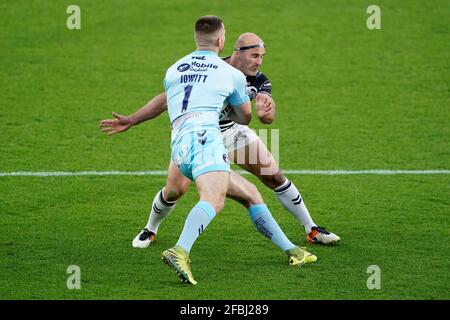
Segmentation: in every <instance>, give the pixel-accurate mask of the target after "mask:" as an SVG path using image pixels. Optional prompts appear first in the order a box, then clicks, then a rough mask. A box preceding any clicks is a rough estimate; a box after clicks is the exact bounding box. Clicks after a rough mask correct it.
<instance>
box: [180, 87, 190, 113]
mask: <svg viewBox="0 0 450 320" xmlns="http://www.w3.org/2000/svg"><path fill="white" fill-rule="evenodd" d="M191 91H192V86H186V87H184V99H183V107H182V108H181V113H183V112H186V110H187V107H188V103H189V97H190V96H191Z"/></svg>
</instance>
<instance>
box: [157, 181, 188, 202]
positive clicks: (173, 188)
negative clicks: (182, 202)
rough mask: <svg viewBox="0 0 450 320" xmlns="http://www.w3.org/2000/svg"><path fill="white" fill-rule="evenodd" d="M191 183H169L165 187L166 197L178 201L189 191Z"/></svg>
mask: <svg viewBox="0 0 450 320" xmlns="http://www.w3.org/2000/svg"><path fill="white" fill-rule="evenodd" d="M188 187H189V184H187V185H185V184H184V183H181V184H170V185H169V184H168V185H166V186H165V187H164V194H163V196H164V199H166V200H167V201H177V200H178V199H180V198H181V197H182V196H183V195H184V194H185V193H186V191H187V189H188Z"/></svg>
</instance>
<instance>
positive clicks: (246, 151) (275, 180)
mask: <svg viewBox="0 0 450 320" xmlns="http://www.w3.org/2000/svg"><path fill="white" fill-rule="evenodd" d="M229 157H230V158H232V159H233V161H234V163H236V164H237V165H239V166H240V167H241V168H243V169H244V170H247V171H249V172H251V173H252V174H254V175H255V176H257V177H258V178H259V179H260V180H261V181H262V182H263V183H264V184H265V185H266V186H268V187H269V188H271V189H274V188H276V187H279V186H280V185H282V184H283V183H284V181H285V180H286V178H285V177H284V175H283V173H282V172H281V170H280V168H279V167H278V164H277V162H276V161H275V159H274V157H273V155H272V154H271V153H270V151H269V149H267V147H266V145H265V144H264V143H263V142H262V140H261V139H260V138H258V139H257V140H256V141H254V142H252V143H250V144H248V145H246V146H244V147H242V148H240V149H237V150H234V151H233V154H232V155H229Z"/></svg>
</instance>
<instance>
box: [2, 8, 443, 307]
mask: <svg viewBox="0 0 450 320" xmlns="http://www.w3.org/2000/svg"><path fill="white" fill-rule="evenodd" d="M71 4H77V5H78V6H79V7H80V9H81V30H68V29H67V27H66V19H67V17H68V16H69V15H68V14H67V13H66V9H67V7H68V6H69V5H71ZM370 4H377V5H379V6H380V8H381V29H380V30H369V29H368V28H367V27H366V20H367V18H368V17H369V14H368V13H366V9H367V7H368V6H369V5H370ZM449 9H450V5H449V2H448V1H446V0H441V1H439V0H429V1H418V0H414V1H411V0H401V1H400V0H399V1H395V2H392V1H373V2H372V1H360V0H349V1H337V0H335V1H332V0H323V1H322V0H320V1H317V0H305V1H268V0H261V1H203V0H202V1H198V0H196V1H194V0H188V1H181V0H176V1H137V0H135V1H118V0H117V1H116V0H111V1H87V0H79V1H66V0H64V1H47V0H45V1H44V0H40V1H38V0H36V1H24V0H19V1H10V0H8V1H2V2H1V3H0V46H1V49H0V88H1V89H0V90H1V100H0V119H1V122H0V128H1V137H0V155H1V156H0V172H18V171H32V172H40V171H108V170H131V171H133V170H164V169H165V168H166V167H167V164H168V160H169V157H170V147H169V140H170V127H169V121H168V117H167V115H163V116H161V117H160V118H159V119H157V120H154V121H151V122H148V123H145V124H142V125H140V126H138V127H136V128H132V129H131V130H130V131H129V132H127V133H124V134H121V135H117V136H114V137H107V136H106V135H104V134H103V133H102V132H101V131H100V130H99V128H98V122H99V120H101V119H105V118H109V117H110V112H111V111H116V112H119V113H122V114H130V113H132V112H134V111H135V110H137V109H138V108H139V107H140V106H142V105H144V104H145V103H146V102H147V101H148V100H149V99H150V98H151V97H153V96H154V95H156V94H158V93H159V92H161V91H162V90H163V86H162V79H163V76H164V73H165V70H166V69H167V68H168V67H169V66H170V65H171V64H172V63H173V62H174V61H176V60H177V59H179V58H180V57H182V56H183V55H185V54H187V53H188V52H190V51H192V50H193V49H194V42H193V37H192V36H193V32H192V28H193V23H194V21H195V19H196V18H198V17H199V16H201V15H205V14H216V15H219V16H221V17H222V19H223V20H224V22H225V25H226V28H227V34H226V35H227V44H226V47H225V51H224V55H226V54H229V53H231V52H232V48H233V42H234V40H235V39H236V37H237V36H238V35H239V34H240V33H243V32H247V31H251V32H255V33H257V34H259V35H260V36H261V37H262V38H263V39H264V41H265V43H266V45H267V54H266V57H265V61H264V65H263V67H262V71H264V73H265V74H267V75H268V76H269V78H270V79H271V81H272V85H273V96H274V98H275V100H276V102H277V117H276V121H275V122H274V123H273V124H272V125H270V126H269V127H267V126H265V125H263V124H261V123H258V121H257V120H254V121H253V122H252V123H251V125H250V126H251V127H252V128H255V129H261V128H270V129H279V130H280V131H279V132H280V166H281V168H283V169H285V170H302V169H308V170H366V169H389V170H431V169H447V170H448V169H450V139H449V137H450V77H449V75H450V19H448V13H449ZM245 177H247V178H248V179H250V180H251V181H252V182H254V183H255V184H256V185H257V186H258V189H259V190H260V191H261V193H262V194H263V196H264V198H265V200H266V202H267V204H268V206H269V208H270V209H271V210H272V213H273V215H274V217H275V218H276V220H277V221H278V222H279V224H280V226H281V227H282V229H283V230H284V231H285V233H286V234H287V236H288V237H289V238H290V239H291V240H292V241H293V242H294V243H296V244H298V245H300V246H307V247H308V249H309V250H310V251H311V252H313V253H315V254H317V256H318V257H319V260H318V261H317V263H315V264H312V265H307V266H305V267H303V268H292V267H289V266H288V264H287V258H286V256H285V255H284V253H283V252H281V251H280V250H279V249H278V248H277V247H276V246H275V245H273V244H272V243H271V242H270V241H268V240H267V239H265V238H264V237H263V236H261V235H260V234H259V233H258V232H256V230H255V228H254V227H253V226H252V225H251V223H250V219H249V218H248V214H247V212H246V210H245V209H244V208H243V207H241V206H239V205H238V204H237V203H235V202H232V201H231V200H227V201H226V205H225V209H224V210H223V212H222V213H220V215H219V216H218V217H217V218H216V219H215V220H214V221H213V222H212V223H211V225H210V226H209V227H208V229H207V231H206V232H205V233H204V234H203V235H202V236H201V237H200V238H199V240H198V241H197V243H196V244H195V246H194V248H193V251H192V253H191V260H192V269H193V273H194V276H195V277H196V280H197V281H198V282H199V284H198V285H197V286H195V287H186V286H185V285H183V284H182V283H181V282H179V281H178V279H177V278H176V276H175V274H174V273H173V272H172V271H171V270H169V269H168V268H167V267H166V266H165V265H164V264H163V263H162V262H161V260H160V255H161V252H162V251H163V250H165V249H167V248H169V247H171V246H172V245H174V244H175V242H176V240H177V239H178V236H179V234H180V232H181V230H182V227H183V223H184V219H185V217H186V215H187V213H188V211H189V210H190V208H191V207H192V206H193V205H194V204H195V203H196V201H197V193H196V191H195V188H194V187H191V190H190V191H189V192H188V194H187V195H186V196H185V197H184V198H183V199H181V200H180V201H179V203H178V204H177V207H176V209H175V211H174V212H173V213H172V214H171V216H169V218H168V219H167V220H166V221H165V222H164V223H163V224H162V226H161V227H160V232H159V234H158V238H157V241H156V242H155V244H154V245H152V246H151V247H150V248H147V249H145V250H136V249H133V248H132V247H131V240H132V239H133V237H134V236H135V235H136V233H137V232H138V231H139V230H140V229H141V228H142V227H143V226H144V225H145V223H146V221H147V217H148V210H149V208H150V204H151V201H152V199H153V196H154V194H155V193H156V192H157V191H158V190H159V189H160V188H161V187H162V186H163V185H164V183H165V178H164V177H163V176H101V177H100V176H86V177H11V176H0V219H1V224H0V235H1V236H0V270H1V272H0V299H2V300H7V299H286V300H289V299H449V298H450V294H449V292H450V275H449V272H448V271H449V270H450V245H449V240H450V239H449V238H450V231H449V225H450V175H449V174H440V175H437V174H431V175H408V174H404V175H345V176H329V175H288V177H289V178H290V179H291V180H292V181H293V182H295V184H296V185H297V186H298V187H299V189H300V191H301V193H302V195H303V198H304V200H305V203H306V205H307V206H308V208H309V211H310V213H311V215H312V217H313V218H314V220H315V221H316V222H317V223H318V224H319V225H324V226H326V227H328V228H329V229H330V230H331V231H333V232H335V233H337V234H339V235H340V236H341V239H342V240H341V243H340V244H339V245H336V246H333V247H325V246H312V245H307V244H306V240H305V234H304V231H303V227H301V226H299V224H298V223H297V222H296V220H295V219H294V218H293V217H292V216H291V215H290V214H289V213H288V212H287V211H285V210H284V209H283V208H282V207H281V206H280V204H279V203H278V202H277V201H276V199H275V197H274V195H273V194H272V192H271V191H270V190H269V189H267V188H265V187H264V186H263V185H262V184H261V183H260V182H259V181H257V180H256V178H254V177H251V176H248V175H246V176H245ZM69 265H77V266H79V267H80V269H81V289H80V290H69V289H68V288H67V286H66V281H67V278H68V277H69V276H70V275H69V274H67V273H66V270H67V267H68V266H69ZM370 265H377V266H379V267H380V270H381V289H375V290H369V289H368V288H367V280H368V277H369V276H370V274H368V273H367V272H366V271H367V268H368V266H370Z"/></svg>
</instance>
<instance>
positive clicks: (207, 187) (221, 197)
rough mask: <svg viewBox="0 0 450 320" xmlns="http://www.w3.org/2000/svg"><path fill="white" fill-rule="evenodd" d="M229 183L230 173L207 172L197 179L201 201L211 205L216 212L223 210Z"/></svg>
mask: <svg viewBox="0 0 450 320" xmlns="http://www.w3.org/2000/svg"><path fill="white" fill-rule="evenodd" d="M229 183H230V173H229V172H227V171H210V172H205V173H203V174H201V175H199V176H198V177H196V178H195V184H196V186H197V190H198V193H199V195H200V200H202V201H208V202H209V203H211V204H212V205H213V206H214V209H215V210H216V212H219V211H220V210H222V208H223V203H224V201H225V195H226V194H227V190H228V186H229Z"/></svg>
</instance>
